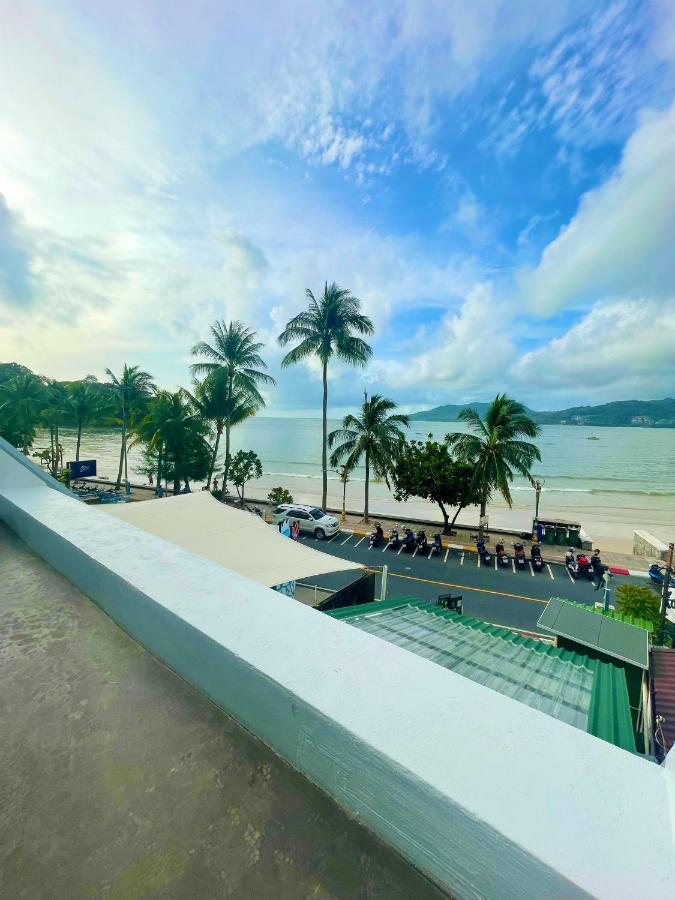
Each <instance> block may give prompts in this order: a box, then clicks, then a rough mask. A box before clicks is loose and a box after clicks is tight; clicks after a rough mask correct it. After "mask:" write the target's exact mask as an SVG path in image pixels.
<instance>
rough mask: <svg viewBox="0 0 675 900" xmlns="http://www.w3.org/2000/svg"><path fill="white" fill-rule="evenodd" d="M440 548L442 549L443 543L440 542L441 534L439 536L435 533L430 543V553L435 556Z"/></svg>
mask: <svg viewBox="0 0 675 900" xmlns="http://www.w3.org/2000/svg"><path fill="white" fill-rule="evenodd" d="M442 550H443V544H442V543H441V536H440V534H435V535H434V542H433V544H432V545H431V555H432V556H436V555H439V556H440V554H441V551H442Z"/></svg>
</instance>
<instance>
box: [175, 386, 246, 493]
mask: <svg viewBox="0 0 675 900" xmlns="http://www.w3.org/2000/svg"><path fill="white" fill-rule="evenodd" d="M228 378H229V376H228V373H227V372H226V371H225V370H224V369H216V370H215V371H213V372H211V374H210V375H207V376H206V378H205V379H204V381H201V382H197V384H196V387H195V391H194V395H192V394H189V396H190V399H191V401H192V402H193V403H194V405H195V406H196V408H197V410H198V411H199V414H200V415H201V416H202V417H203V418H204V419H206V420H207V421H208V422H210V423H211V425H212V426H213V430H214V431H215V438H216V439H215V442H214V445H213V452H212V454H211V461H210V463H209V470H208V473H207V479H206V483H207V487H211V479H212V478H213V470H214V469H215V466H216V459H217V457H218V447H219V445H220V438H221V436H222V433H223V429H225V428H226V427H228V428H230V429H231V428H234V426H235V425H239V424H240V423H241V422H244V421H245V420H246V419H248V418H250V417H251V416H254V415H255V414H256V412H257V411H258V408H259V404H258V403H257V401H256V400H255V399H253V400H251V398H250V395H249V394H248V393H246V392H244V391H239V390H235V391H234V392H231V391H230V390H229V384H228ZM186 393H187V392H186ZM226 443H227V446H228V448H229V443H228V442H227V441H226ZM228 453H229V449H227V450H226V453H225V456H226V458H227V455H228Z"/></svg>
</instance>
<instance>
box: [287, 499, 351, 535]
mask: <svg viewBox="0 0 675 900" xmlns="http://www.w3.org/2000/svg"><path fill="white" fill-rule="evenodd" d="M284 519H288V522H289V524H290V525H292V524H293V522H297V523H298V525H299V526H300V531H306V532H309V533H310V534H313V535H314V537H315V538H316V539H317V540H319V541H322V540H323V539H324V538H327V537H333V535H334V534H336V533H337V532H338V531H339V530H340V523H339V522H338V520H337V519H336V518H335V516H330V515H328V513H326V512H324V511H323V510H322V509H319V507H318V506H305V505H304V504H302V503H282V504H280V505H279V506H276V507H275V508H274V510H273V512H272V522H273V523H274V524H275V525H279V524H280V523H281V522H283V521H284Z"/></svg>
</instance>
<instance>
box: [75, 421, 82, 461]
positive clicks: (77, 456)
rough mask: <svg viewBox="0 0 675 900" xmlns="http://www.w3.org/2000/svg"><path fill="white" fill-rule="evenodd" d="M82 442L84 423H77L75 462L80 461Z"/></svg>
mask: <svg viewBox="0 0 675 900" xmlns="http://www.w3.org/2000/svg"><path fill="white" fill-rule="evenodd" d="M81 440H82V422H78V423H77V443H76V444H75V462H79V461H80V442H81Z"/></svg>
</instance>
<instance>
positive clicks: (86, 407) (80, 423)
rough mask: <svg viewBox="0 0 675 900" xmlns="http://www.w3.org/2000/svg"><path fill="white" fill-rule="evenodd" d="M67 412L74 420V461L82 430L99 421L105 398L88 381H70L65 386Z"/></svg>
mask: <svg viewBox="0 0 675 900" xmlns="http://www.w3.org/2000/svg"><path fill="white" fill-rule="evenodd" d="M67 390H68V411H69V413H70V415H71V416H72V418H73V419H74V420H75V427H76V428H77V440H76V443H75V461H76V462H77V461H78V460H79V459H80V444H81V442H82V429H83V428H84V427H85V426H86V425H89V424H90V423H91V422H95V421H96V420H98V419H100V417H101V416H102V415H103V413H104V412H105V410H106V406H107V403H106V398H105V397H104V395H103V394H102V392H101V390H99V389H98V387H95V386H94V385H93V384H92V383H91V382H90V381H86V380H84V381H71V382H70V384H69V385H67Z"/></svg>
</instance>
